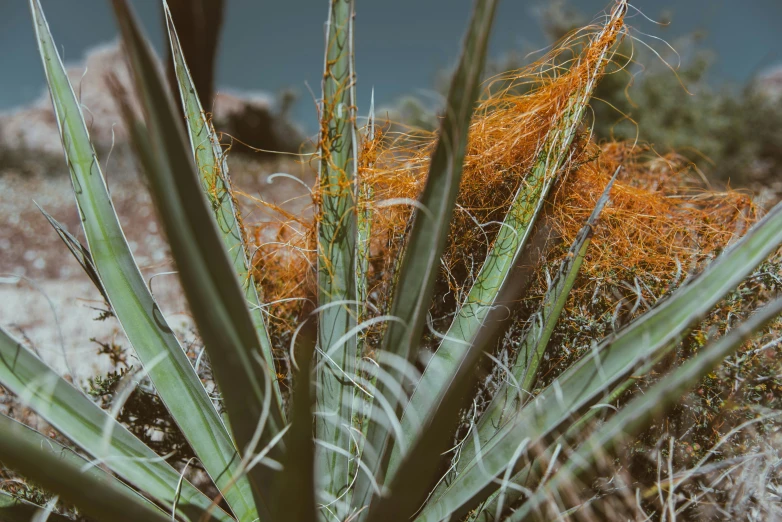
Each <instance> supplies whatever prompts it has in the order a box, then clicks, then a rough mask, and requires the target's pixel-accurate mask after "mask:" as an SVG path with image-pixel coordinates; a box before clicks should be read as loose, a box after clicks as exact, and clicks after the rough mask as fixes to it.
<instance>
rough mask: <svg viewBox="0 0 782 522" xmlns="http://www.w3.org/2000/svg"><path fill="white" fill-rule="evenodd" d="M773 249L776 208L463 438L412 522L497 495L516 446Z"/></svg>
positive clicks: (648, 354) (671, 334)
mask: <svg viewBox="0 0 782 522" xmlns="http://www.w3.org/2000/svg"><path fill="white" fill-rule="evenodd" d="M781 243H782V205H777V206H776V207H774V208H773V209H772V210H771V212H769V214H768V215H767V216H766V217H765V218H763V219H762V220H761V221H760V222H758V223H757V224H756V225H755V226H754V227H753V228H752V229H750V231H749V232H747V234H746V235H745V236H744V237H743V238H742V239H741V240H739V241H738V242H737V243H735V244H734V245H733V246H732V247H731V248H729V249H728V250H726V251H725V252H724V253H723V255H721V256H720V257H719V258H718V259H716V260H715V261H714V262H712V263H711V265H710V266H709V267H707V268H706V269H705V270H704V271H703V272H702V273H701V274H700V275H699V276H697V277H695V278H694V279H693V280H691V281H690V282H688V283H687V284H685V285H683V286H682V287H680V288H679V289H678V290H676V291H675V292H674V293H673V294H672V295H671V296H670V297H669V298H668V299H667V300H665V301H664V302H663V303H661V304H660V305H659V306H658V307H657V308H655V309H653V310H652V311H651V312H648V313H646V314H645V315H643V316H642V317H640V318H639V319H637V320H636V321H634V322H633V323H631V324H630V325H629V326H628V327H627V328H626V329H624V330H623V331H621V332H619V333H618V334H616V335H615V336H612V337H611V338H608V339H606V340H605V341H603V342H602V343H601V344H599V345H598V346H595V347H594V348H593V349H592V352H591V353H590V354H588V355H586V356H584V357H583V358H581V359H580V360H579V361H578V362H576V363H575V364H574V365H573V366H571V367H570V368H568V369H567V370H565V372H563V374H562V375H560V376H559V377H558V378H557V379H556V380H555V381H554V382H553V383H552V384H551V385H549V386H548V387H546V388H545V389H544V390H543V391H541V393H540V394H539V395H538V396H536V397H535V398H534V399H533V400H532V401H530V402H529V403H527V404H526V405H525V406H523V407H522V408H521V409H520V410H519V411H518V413H516V414H515V415H514V416H512V417H511V418H510V420H509V421H508V422H507V423H506V424H504V425H503V426H501V427H500V428H499V429H498V431H497V434H496V435H495V436H494V437H493V438H492V439H490V440H488V441H475V440H474V439H473V438H472V437H468V439H467V440H466V441H465V447H469V446H474V445H475V444H476V443H480V445H481V446H482V447H481V450H480V453H478V454H476V455H475V456H474V457H472V458H471V459H469V460H466V461H460V465H459V466H458V469H457V474H456V477H455V478H454V480H453V481H452V482H450V483H449V484H448V485H447V486H445V485H442V486H440V487H439V488H438V491H436V492H435V494H434V497H433V498H435V499H436V500H434V501H433V502H431V503H430V504H428V505H427V507H426V509H425V510H424V511H423V512H422V513H421V515H420V516H419V518H418V519H417V520H419V521H423V520H428V521H431V520H441V519H442V518H444V517H446V516H448V515H449V514H450V513H453V512H454V511H455V510H457V509H458V508H459V507H460V506H461V505H463V504H465V503H467V502H471V501H473V500H476V499H477V500H478V501H480V500H481V498H480V497H482V498H486V497H487V496H488V495H489V494H491V493H492V491H493V490H495V489H496V488H497V484H496V483H495V477H497V476H499V475H500V474H501V473H502V472H503V471H504V470H505V469H506V467H507V466H508V464H509V463H510V462H512V461H513V460H514V459H513V456H514V455H515V454H516V453H517V450H518V448H519V447H520V445H521V444H524V443H525V441H526V443H528V444H535V443H536V442H537V441H538V440H540V439H541V437H544V436H546V435H548V434H550V433H552V432H553V431H554V430H556V429H557V428H558V427H559V426H560V425H561V424H562V423H563V422H565V421H567V420H568V419H569V418H571V417H573V416H574V415H575V414H576V413H577V412H578V411H579V410H580V409H581V408H583V407H584V406H586V405H588V404H590V403H591V402H592V401H594V400H595V399H596V398H598V397H599V396H600V395H601V394H603V393H604V392H606V391H607V390H609V389H611V388H612V387H613V385H614V383H616V382H617V381H618V380H620V379H622V378H623V377H625V376H627V375H628V374H629V373H630V372H631V371H632V370H633V369H634V368H637V367H639V366H640V365H641V364H643V363H644V362H645V361H649V360H652V359H654V358H655V357H656V356H657V355H658V354H659V353H660V352H661V351H663V350H664V349H666V348H667V347H670V346H671V343H672V342H674V341H675V340H677V339H681V336H682V335H684V333H685V332H686V331H687V330H688V329H689V328H691V327H692V326H693V325H695V324H697V323H698V322H699V321H700V320H702V319H703V317H704V316H705V315H706V314H707V313H708V311H709V310H710V309H711V308H712V307H713V306H714V305H715V304H716V303H717V302H718V301H719V300H720V299H721V298H723V297H724V296H725V295H726V294H727V293H728V292H730V291H731V290H733V289H734V288H735V287H736V286H737V285H738V284H739V283H740V282H741V280H742V279H743V278H744V277H746V276H747V275H748V274H749V273H751V271H752V270H753V269H754V268H755V267H756V266H758V265H759V264H760V263H761V262H762V261H763V260H764V259H765V258H766V257H767V256H768V255H769V254H770V253H771V252H773V251H774V250H775V249H776V248H777V247H778V246H779V245H780V244H781Z"/></svg>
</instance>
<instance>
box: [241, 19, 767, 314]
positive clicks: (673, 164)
mask: <svg viewBox="0 0 782 522" xmlns="http://www.w3.org/2000/svg"><path fill="white" fill-rule="evenodd" d="M620 31H621V24H620V23H618V24H617V25H616V26H615V27H613V28H611V29H610V30H607V31H603V32H602V33H600V34H601V36H600V38H595V39H594V40H593V41H591V42H588V43H584V42H585V39H578V38H575V37H574V38H573V39H572V40H570V41H568V42H565V45H562V46H561V47H560V48H559V49H557V50H556V51H555V52H553V53H551V54H550V55H548V56H547V57H546V58H545V59H544V60H542V61H541V62H539V63H537V64H535V65H533V66H531V67H528V68H525V69H522V70H518V71H513V72H510V73H507V74H504V75H502V76H498V77H496V78H494V79H493V80H492V81H491V82H490V83H489V84H488V85H487V87H486V91H485V93H486V95H485V96H484V99H483V101H481V102H480V104H479V106H478V108H477V109H476V112H475V115H474V117H473V120H472V123H471V126H470V131H469V138H468V147H467V151H466V155H465V161H464V170H463V176H462V181H461V185H460V192H459V196H458V199H457V207H456V211H455V213H454V217H453V220H452V222H451V229H450V236H449V241H448V244H447V247H446V252H445V254H444V256H443V277H444V280H445V281H446V282H447V284H448V288H449V289H450V291H451V292H453V293H454V296H455V298H456V299H459V297H460V295H461V294H462V292H463V291H466V290H469V286H470V284H471V281H472V279H473V278H474V277H475V275H477V272H478V270H479V269H480V266H481V263H482V262H483V260H484V258H485V256H486V253H487V251H488V249H489V247H490V245H491V242H492V240H493V237H494V235H495V234H496V231H497V230H498V228H499V226H500V225H499V223H500V222H501V221H502V220H503V219H504V217H505V213H506V212H507V210H508V208H509V206H510V203H511V201H512V199H513V196H514V194H515V193H516V191H517V189H518V187H519V184H520V183H521V182H522V180H523V178H524V176H525V175H526V174H527V173H528V172H529V171H530V169H531V167H532V165H533V162H534V161H535V159H536V157H537V154H538V152H539V149H540V145H541V142H542V140H543V139H544V137H545V136H546V133H547V132H548V131H549V129H550V128H551V126H552V124H553V123H554V122H556V121H557V119H558V117H559V116H561V115H562V112H563V110H564V107H565V106H566V104H567V101H568V99H569V97H570V96H572V95H573V93H574V92H575V91H576V90H577V89H578V88H579V87H580V86H581V85H583V81H584V78H585V76H586V74H587V73H588V70H589V67H592V66H593V64H594V63H595V61H596V60H597V59H598V54H599V52H600V49H601V48H603V46H605V45H606V44H609V45H610V44H611V43H613V41H614V40H615V39H616V38H617V35H618V34H619V32H620ZM584 34H586V33H584ZM582 36H583V35H582ZM606 39H609V40H610V41H606ZM579 50H580V51H581V52H579ZM566 52H572V53H573V56H574V57H573V58H571V59H570V60H566V59H564V58H563V57H564V56H565V53H566ZM579 57H580V60H579ZM571 65H572V66H571ZM498 85H499V86H501V87H502V88H499V89H497V86H498ZM525 90H526V91H527V92H526V93H524V94H519V92H520V91H525ZM387 128H388V126H387ZM435 142H436V135H435V134H434V133H428V132H422V131H412V132H406V133H397V134H392V133H391V132H388V131H387V129H386V131H382V130H381V131H379V132H376V135H375V137H374V138H373V139H371V140H365V141H364V142H363V143H361V144H360V147H359V161H358V178H359V180H358V181H359V183H362V184H365V185H366V186H367V187H369V188H370V189H371V192H372V193H373V198H372V201H364V200H360V201H359V203H358V206H359V208H360V209H361V208H366V207H365V206H367V205H368V206H369V207H370V208H371V209H372V213H371V215H372V237H371V246H370V257H371V263H370V273H369V281H370V285H371V288H370V290H369V294H372V293H374V294H375V295H376V296H378V297H377V299H378V301H379V303H378V304H380V305H382V304H383V303H384V302H385V300H386V299H387V298H388V297H389V295H388V294H389V293H390V288H391V278H392V277H393V274H394V272H395V266H394V265H395V258H396V257H397V255H398V252H399V250H400V248H401V247H402V246H403V244H404V237H405V232H406V228H407V226H408V224H409V222H410V217H411V214H412V208H413V206H412V205H411V204H410V202H411V201H413V200H416V199H417V198H418V196H419V194H420V192H421V191H422V190H423V186H424V183H425V179H426V174H427V171H428V168H429V162H430V156H431V153H432V151H433V148H434V146H435ZM571 152H572V154H571V157H572V158H575V159H573V160H571V162H570V163H569V164H567V165H566V166H565V168H564V171H565V172H563V173H562V174H560V175H561V176H562V178H563V179H561V180H560V183H559V184H558V186H557V187H556V190H555V193H554V195H553V198H550V199H551V201H552V203H553V204H552V205H551V208H552V209H553V212H552V214H551V216H552V218H553V219H552V221H553V223H554V228H555V230H556V231H557V233H558V234H559V235H560V236H561V238H562V239H563V242H562V245H564V250H566V249H567V246H568V245H569V244H570V243H571V242H572V240H573V239H574V238H575V235H576V233H577V232H578V230H579V229H580V228H581V227H582V226H583V223H584V222H585V221H586V219H587V217H588V216H589V214H590V213H591V211H592V209H593V207H594V204H595V202H596V201H597V198H598V197H599V196H600V194H601V193H602V191H603V189H604V187H605V185H606V184H607V183H608V180H609V179H610V177H611V174H612V173H613V171H614V170H615V168H616V166H617V165H618V164H620V163H621V164H622V165H623V166H624V167H625V171H624V173H623V175H622V177H621V178H620V179H619V180H618V181H617V183H616V184H615V186H614V189H613V191H612V204H611V205H609V207H608V208H606V209H605V210H604V212H603V217H602V218H601V224H600V226H599V228H598V230H597V231H596V234H595V237H594V239H593V241H592V246H591V247H590V252H589V256H588V259H587V260H586V262H585V263H584V266H583V268H582V271H583V274H582V276H581V278H582V279H586V280H589V281H594V280H599V279H605V278H616V277H623V274H624V275H627V274H630V273H633V271H642V272H645V273H647V274H649V275H651V276H652V277H656V278H660V279H670V276H671V274H674V273H675V272H676V270H677V265H676V263H677V260H678V261H679V262H681V263H682V264H684V265H685V266H686V265H687V263H688V262H692V260H695V261H698V260H700V259H702V258H703V257H704V256H706V255H708V254H709V253H711V252H714V251H715V250H716V249H718V248H720V247H722V246H724V245H725V244H726V243H727V242H728V241H729V240H730V239H731V238H732V237H734V235H735V234H736V233H740V232H741V231H742V230H744V228H746V226H747V225H748V224H749V223H751V222H752V221H754V220H755V219H756V217H757V211H756V209H755V208H754V206H753V205H752V202H751V200H750V199H749V198H748V197H747V196H745V195H741V194H738V193H735V192H724V193H715V192H709V191H707V190H704V188H703V186H702V185H698V184H696V183H695V182H694V180H693V178H692V174H691V172H689V169H688V168H687V166H686V164H685V163H684V162H683V161H682V160H681V159H680V158H677V157H675V156H669V157H665V158H661V157H655V156H649V155H645V154H646V153H647V152H648V151H646V150H644V149H643V148H641V147H635V148H634V147H632V146H630V145H628V144H622V143H608V144H605V145H603V146H602V147H598V146H597V145H595V144H594V143H592V142H591V140H590V138H589V135H588V133H587V132H586V130H585V131H584V132H583V133H582V134H581V135H580V136H579V137H577V139H576V140H574V144H573V145H572V151H571ZM570 171H572V172H570ZM261 203H262V204H263V205H264V206H265V207H266V209H267V210H269V211H271V212H272V213H276V214H277V215H278V216H279V218H278V220H277V222H273V223H264V224H262V225H261V226H257V227H254V228H253V230H254V237H253V238H252V239H253V241H252V243H253V244H254V245H255V248H256V253H255V255H254V257H253V266H254V274H255V276H256V281H258V283H259V286H260V287H261V289H262V293H263V300H264V301H265V302H267V303H272V304H271V305H270V306H269V308H268V310H269V314H270V317H271V318H272V319H273V321H276V322H277V324H278V326H279V327H280V328H283V327H284V328H289V327H290V325H291V324H290V323H291V321H293V320H295V319H296V317H297V316H298V315H299V313H300V311H301V304H302V300H304V299H312V298H314V295H315V288H316V286H315V285H316V282H315V274H314V269H313V268H314V267H315V265H316V255H315V252H314V248H315V234H314V231H315V227H316V218H312V219H311V220H308V221H306V222H304V221H302V220H301V219H300V218H297V217H296V216H291V215H286V214H285V212H284V211H282V209H280V208H278V207H274V206H273V205H270V204H268V203H263V202H261ZM564 250H562V249H561V248H560V250H559V251H556V250H555V251H552V252H551V254H552V255H559V254H562V253H564ZM581 287H583V285H581Z"/></svg>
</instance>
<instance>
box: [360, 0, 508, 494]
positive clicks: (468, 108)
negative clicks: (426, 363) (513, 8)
mask: <svg viewBox="0 0 782 522" xmlns="http://www.w3.org/2000/svg"><path fill="white" fill-rule="evenodd" d="M496 7H497V0H478V1H477V2H476V4H475V8H474V11H473V14H472V19H471V22H470V25H469V28H468V31H467V35H466V37H465V40H464V44H463V49H462V53H461V57H460V60H459V65H458V67H457V69H456V72H455V74H454V77H453V80H452V82H451V87H450V91H449V93H448V98H447V100H446V106H445V115H444V118H443V120H442V123H441V127H440V136H439V139H438V140H437V144H436V146H435V149H434V153H433V156H432V161H431V166H430V169H429V174H428V177H427V180H426V186H425V187H424V191H423V193H422V194H421V197H420V198H419V202H420V204H421V207H422V208H421V209H417V210H416V212H415V217H414V221H413V226H412V230H411V232H410V236H409V241H408V244H407V247H406V252H405V255H404V258H403V260H402V263H401V267H400V272H399V278H398V282H397V285H396V288H395V289H394V297H393V301H392V305H391V315H392V316H395V317H398V318H399V319H400V320H401V321H400V322H397V321H393V322H389V323H388V329H387V330H386V333H385V336H384V338H383V345H382V350H383V351H386V352H390V353H393V354H395V355H397V356H401V357H402V358H405V359H407V360H413V359H414V358H415V357H416V355H417V352H418V343H419V340H420V337H421V333H422V331H423V327H424V324H425V321H426V314H427V313H428V311H429V307H430V305H431V301H432V294H433V292H434V284H435V281H436V278H437V274H438V271H439V269H440V256H441V255H442V253H443V250H444V249H445V245H446V241H447V239H448V231H449V225H450V221H451V217H452V215H453V210H454V207H455V204H456V196H457V193H458V190H459V182H460V180H461V176H462V166H463V162H464V154H465V150H466V147H467V132H468V130H469V127H470V120H471V119H472V114H473V110H474V105H475V103H476V101H477V99H478V93H479V90H480V77H481V72H482V70H483V64H484V61H485V57H486V49H487V47H488V41H489V35H490V33H491V26H492V22H493V20H494V13H495V10H496ZM390 371H391V372H392V375H395V376H397V377H398V373H397V372H395V371H394V370H393V369H390ZM397 380H400V381H401V380H402V379H397ZM385 391H386V390H385V387H384V386H382V384H380V385H379V386H378V393H379V394H383V393H385ZM391 400H392V401H393V398H392V399H391ZM394 402H396V401H394ZM394 406H395V408H397V409H398V408H400V407H401V406H403V405H397V404H394ZM373 408H374V409H377V410H378V411H379V412H380V408H379V407H378V406H377V402H375V404H374V406H373ZM380 415H384V414H383V413H380ZM389 440H390V437H389V427H388V425H387V423H381V422H377V421H370V424H369V428H368V433H367V444H369V445H370V446H371V447H372V448H374V450H375V452H376V454H377V455H379V456H380V458H370V457H369V453H368V452H364V453H363V455H362V458H363V459H364V461H365V463H366V464H367V466H368V467H369V469H370V470H372V472H373V473H374V474H375V475H376V476H377V477H378V478H379V479H382V478H383V476H384V470H383V468H384V467H385V466H386V465H387V458H388V457H389V456H390V452H389V450H390V445H389V444H388V443H389ZM386 448H388V449H386ZM370 494H371V487H370V481H369V480H368V479H367V478H365V477H362V475H361V474H360V475H359V479H358V482H357V486H356V493H355V496H356V500H355V501H354V503H353V505H354V507H357V508H360V507H362V506H365V505H366V504H367V502H368V500H369V496H370Z"/></svg>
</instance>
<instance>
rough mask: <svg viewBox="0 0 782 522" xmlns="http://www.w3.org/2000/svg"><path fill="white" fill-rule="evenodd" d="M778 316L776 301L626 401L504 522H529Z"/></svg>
mask: <svg viewBox="0 0 782 522" xmlns="http://www.w3.org/2000/svg"><path fill="white" fill-rule="evenodd" d="M780 314H782V299H776V300H775V301H773V302H772V303H770V304H769V305H766V306H765V307H763V308H761V309H760V310H758V311H757V312H755V314H753V315H752V317H750V318H749V319H747V320H746V321H745V322H744V323H742V324H740V325H739V326H737V327H736V328H733V329H732V330H731V331H730V332H728V333H727V334H726V335H725V336H724V337H723V338H721V339H720V340H719V341H717V342H715V343H713V344H712V345H711V346H707V347H706V348H705V349H703V350H702V351H700V352H699V353H698V355H697V356H695V357H694V358H693V359H691V360H689V361H687V362H686V363H684V364H683V365H682V366H680V367H679V368H677V369H676V370H674V371H673V372H672V373H671V374H670V375H668V376H667V377H664V378H663V379H662V380H660V382H658V383H657V384H655V385H654V386H652V387H651V388H650V389H649V390H647V391H646V392H644V393H643V394H642V395H639V396H638V397H637V398H635V399H633V400H632V401H630V402H629V403H628V404H627V405H626V406H625V407H624V408H622V410H621V411H620V412H619V413H617V414H616V415H615V416H613V417H612V418H611V419H610V420H609V421H608V422H606V423H605V424H604V425H603V426H601V427H599V428H598V429H597V430H596V431H595V432H594V433H593V434H592V435H590V436H589V438H588V439H587V440H586V441H584V443H583V444H581V446H580V447H579V448H578V450H577V451H576V452H575V454H573V455H571V456H570V458H568V460H567V462H566V463H565V465H564V466H562V468H561V469H559V470H558V471H557V472H556V473H555V474H554V476H553V477H552V478H551V479H550V480H549V481H547V482H546V483H545V484H543V485H542V486H541V487H540V488H539V489H538V491H537V492H536V493H535V494H534V495H532V497H531V498H530V499H529V500H528V501H527V502H525V503H524V504H523V505H522V507H521V509H519V510H517V511H516V512H515V513H513V514H512V515H511V516H510V517H509V518H508V522H521V521H524V520H528V519H531V518H533V516H536V515H537V514H538V511H539V509H540V507H541V506H542V505H543V504H544V503H546V502H547V501H548V500H549V499H551V498H559V491H560V489H561V488H563V487H567V486H569V485H572V484H573V482H574V481H575V480H577V478H578V477H579V476H580V475H582V474H584V473H587V472H589V471H590V470H591V469H594V468H593V466H594V462H595V460H596V459H597V458H598V457H600V456H601V455H604V454H606V453H607V452H609V451H611V449H612V448H613V447H614V446H615V445H616V444H617V443H618V442H621V440H622V439H623V438H626V437H629V436H632V435H634V434H637V433H638V432H639V431H640V430H641V429H643V427H644V426H646V425H648V423H649V422H651V420H652V419H654V418H655V417H656V416H658V415H659V414H660V413H661V412H663V411H665V409H666V408H667V407H669V406H670V405H671V404H672V403H674V402H675V401H678V400H679V399H680V398H681V396H682V395H683V394H684V393H685V392H686V391H687V389H688V388H690V387H691V386H693V385H695V384H696V383H697V382H698V381H699V380H700V379H701V378H702V377H703V376H704V375H706V374H707V373H709V372H710V371H711V370H712V369H714V368H715V367H717V366H718V365H719V364H720V362H722V360H723V359H724V358H725V357H727V356H729V355H731V354H732V353H733V352H734V351H736V350H737V349H738V348H739V347H740V346H741V345H742V344H743V343H744V342H745V341H747V340H748V339H750V338H751V337H752V336H753V335H754V334H755V333H757V332H758V331H760V330H761V329H762V328H763V327H764V326H765V325H766V324H768V323H770V322H771V321H773V320H774V319H775V318H777V317H778V316H779V315H780Z"/></svg>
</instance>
